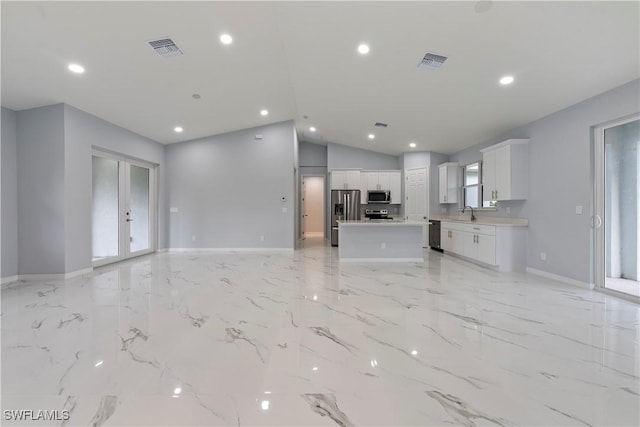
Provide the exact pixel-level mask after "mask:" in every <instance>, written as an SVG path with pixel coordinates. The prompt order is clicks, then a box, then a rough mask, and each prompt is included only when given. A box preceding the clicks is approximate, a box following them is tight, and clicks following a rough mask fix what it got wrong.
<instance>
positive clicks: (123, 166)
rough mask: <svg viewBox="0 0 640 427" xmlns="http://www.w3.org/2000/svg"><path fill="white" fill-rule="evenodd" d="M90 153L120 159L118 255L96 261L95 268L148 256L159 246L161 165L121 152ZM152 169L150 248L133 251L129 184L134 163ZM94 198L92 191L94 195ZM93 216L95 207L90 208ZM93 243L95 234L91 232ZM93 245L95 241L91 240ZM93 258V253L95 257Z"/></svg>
mask: <svg viewBox="0 0 640 427" xmlns="http://www.w3.org/2000/svg"><path fill="white" fill-rule="evenodd" d="M91 156H92V158H93V156H96V157H102V158H106V159H109V160H114V161H117V162H118V217H119V225H118V255H117V256H112V257H107V258H103V259H100V260H98V261H93V262H92V265H93V267H100V266H102V265H107V264H112V263H114V262H118V261H123V260H125V259H129V258H135V257H138V256H142V255H147V254H150V253H153V252H155V251H157V247H158V214H159V212H158V165H157V164H155V163H151V162H146V161H144V160H138V159H134V158H131V157H127V156H124V155H121V154H117V153H113V152H110V151H106V150H102V149H100V148H96V147H94V148H93V150H92V152H91ZM132 165H133V166H139V167H143V168H148V169H149V248H148V249H143V250H140V251H135V252H131V245H130V240H129V237H130V236H131V229H130V226H129V222H128V221H125V217H126V212H127V208H128V207H129V205H130V198H131V194H130V191H129V189H128V188H127V186H128V185H129V184H130V171H131V166H132ZM91 197H92V198H93V192H92V194H91ZM91 214H92V215H93V209H92V210H91ZM91 240H92V242H93V233H91ZM92 247H93V243H92ZM92 257H93V256H92Z"/></svg>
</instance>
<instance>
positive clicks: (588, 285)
mask: <svg viewBox="0 0 640 427" xmlns="http://www.w3.org/2000/svg"><path fill="white" fill-rule="evenodd" d="M527 273H531V274H535V275H536V276H540V277H545V278H547V279H551V280H555V281H556V282H561V283H566V284H567V285H573V286H578V287H580V288H584V289H593V288H595V284H593V283H587V282H581V281H580V280H575V279H571V278H570V277H565V276H560V275H559V274H553V273H549V272H546V271H542V270H538V269H536V268H532V267H527Z"/></svg>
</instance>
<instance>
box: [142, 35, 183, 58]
mask: <svg viewBox="0 0 640 427" xmlns="http://www.w3.org/2000/svg"><path fill="white" fill-rule="evenodd" d="M149 45H150V46H151V47H152V48H153V50H155V51H156V53H157V54H158V55H160V56H163V57H165V58H170V57H172V56H182V55H184V54H183V53H182V51H181V50H180V48H179V47H178V46H177V45H176V44H175V43H174V41H173V40H171V39H170V38H169V37H165V38H162V39H158V40H151V41H150V42H149Z"/></svg>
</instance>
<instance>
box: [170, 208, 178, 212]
mask: <svg viewBox="0 0 640 427" xmlns="http://www.w3.org/2000/svg"><path fill="white" fill-rule="evenodd" d="M169 212H171V213H178V208H169Z"/></svg>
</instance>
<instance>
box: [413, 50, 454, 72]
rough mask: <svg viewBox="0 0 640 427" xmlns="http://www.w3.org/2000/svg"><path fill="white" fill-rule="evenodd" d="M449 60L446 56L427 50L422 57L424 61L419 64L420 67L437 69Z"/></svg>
mask: <svg viewBox="0 0 640 427" xmlns="http://www.w3.org/2000/svg"><path fill="white" fill-rule="evenodd" d="M446 60H447V57H446V56H442V55H436V54H435V53H429V52H427V53H426V54H425V55H424V58H422V61H420V63H419V64H418V68H423V69H426V70H437V69H438V68H440V67H442V64H444V61H446Z"/></svg>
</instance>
